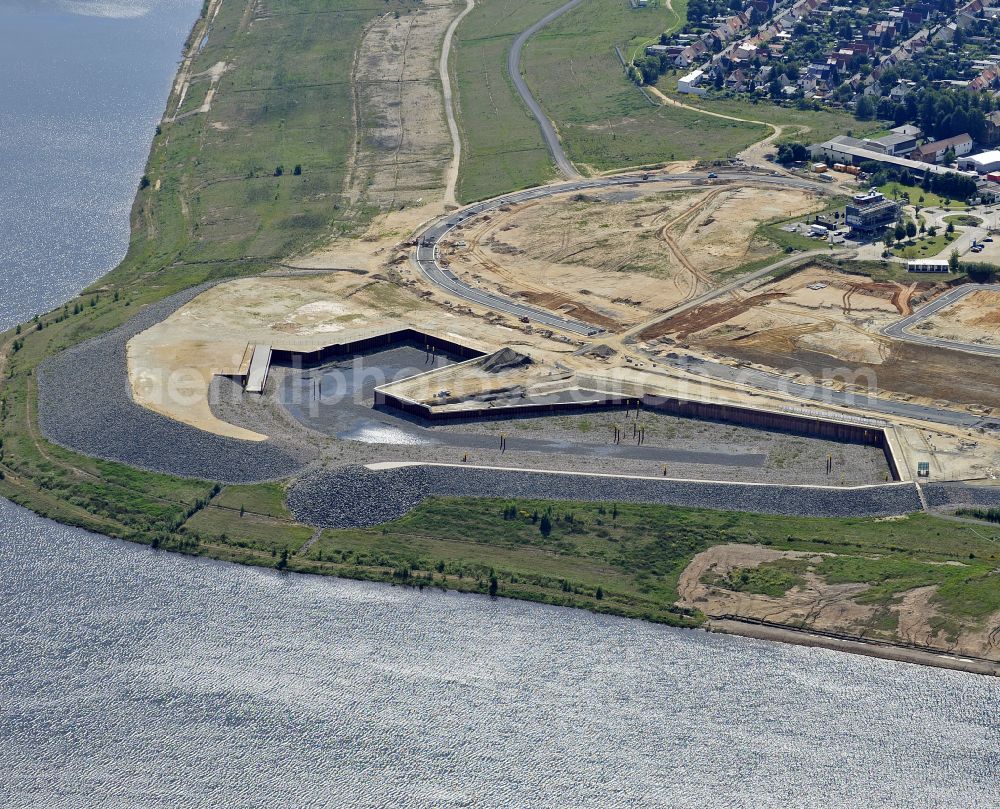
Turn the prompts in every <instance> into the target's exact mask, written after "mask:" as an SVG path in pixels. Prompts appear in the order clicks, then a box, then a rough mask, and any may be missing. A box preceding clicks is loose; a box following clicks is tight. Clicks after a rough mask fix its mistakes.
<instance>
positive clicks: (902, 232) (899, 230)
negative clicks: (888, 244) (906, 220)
mask: <svg viewBox="0 0 1000 809" xmlns="http://www.w3.org/2000/svg"><path fill="white" fill-rule="evenodd" d="M893 235H895V237H896V241H897V242H901V241H903V239H905V238H906V228H905V227H904V226H903V223H902V222H897V223H896V229H895V231H893Z"/></svg>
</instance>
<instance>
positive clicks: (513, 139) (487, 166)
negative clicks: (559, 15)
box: [451, 0, 564, 202]
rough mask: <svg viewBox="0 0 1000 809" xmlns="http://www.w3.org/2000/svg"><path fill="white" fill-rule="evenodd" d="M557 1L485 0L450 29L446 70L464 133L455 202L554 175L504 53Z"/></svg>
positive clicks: (557, 3)
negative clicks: (451, 41)
mask: <svg viewBox="0 0 1000 809" xmlns="http://www.w3.org/2000/svg"><path fill="white" fill-rule="evenodd" d="M563 2H564V0H526V2H514V0H483V2H480V3H476V7H475V9H474V10H473V11H472V12H471V13H470V14H469V15H468V16H467V17H466V18H465V19H464V20H463V21H462V23H461V24H460V25H459V27H458V30H457V31H456V32H455V40H454V46H453V51H452V54H453V55H452V63H451V70H452V82H453V85H454V86H455V88H456V110H457V118H458V122H459V128H460V130H461V134H462V162H461V166H460V170H459V182H458V198H459V199H460V200H461V201H464V202H469V201H472V200H476V199H483V198H485V197H491V196H495V195H496V194H502V193H504V192H506V191H513V190H516V189H519V188H527V187H529V186H533V185H540V184H541V183H544V182H546V181H548V180H550V179H552V178H554V177H555V168H554V167H553V166H552V161H551V158H550V157H549V153H548V150H547V149H546V148H545V142H544V141H543V140H542V133H541V131H540V130H539V128H538V123H537V121H535V119H534V118H532V117H531V114H530V113H529V112H528V109H527V107H525V106H524V103H523V102H522V101H521V99H520V97H519V96H518V95H517V93H516V92H515V90H514V86H513V84H512V83H511V81H510V77H509V75H508V74H507V52H508V51H509V50H510V47H511V45H512V44H513V42H514V38H515V37H516V36H517V34H519V33H520V32H521V31H523V30H524V29H525V28H528V27H529V26H530V25H531V24H532V23H533V22H535V21H536V20H539V19H541V18H542V17H544V16H545V15H546V14H547V13H548V12H549V11H551V10H552V9H555V8H558V7H559V6H560V5H562V3H563Z"/></svg>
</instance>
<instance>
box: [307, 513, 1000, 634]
mask: <svg viewBox="0 0 1000 809" xmlns="http://www.w3.org/2000/svg"><path fill="white" fill-rule="evenodd" d="M511 506H513V507H514V508H513V513H514V515H513V516H511V513H510V511H509V509H510V507H511ZM505 510H508V512H507V514H506V516H505V513H504V512H505ZM546 513H548V514H550V515H551V522H552V531H551V533H550V534H549V535H548V536H545V535H544V534H543V533H542V532H541V530H540V522H541V519H540V518H541V515H543V514H546ZM727 542H752V543H758V544H763V545H767V546H771V547H773V548H776V549H780V550H798V551H805V552H821V553H827V554H833V555H832V556H829V557H826V559H825V561H824V562H823V563H822V564H821V565H818V566H817V571H818V573H819V574H820V575H822V576H823V577H825V578H827V579H828V581H830V582H847V581H850V582H863V583H867V584H870V585H872V589H871V590H870V592H869V594H867V595H866V598H868V599H869V600H871V602H872V603H879V604H889V603H890V602H891V601H892V599H894V598H895V597H897V596H898V595H899V594H900V593H902V592H904V591H906V590H908V589H911V588H912V587H916V586H925V585H928V584H937V585H940V586H941V588H942V590H941V594H940V597H939V605H940V609H941V610H942V612H943V613H945V614H946V615H949V616H951V617H953V618H956V619H959V618H974V619H979V618H983V617H985V616H986V615H987V614H989V613H990V612H992V611H994V610H996V609H1000V575H998V574H997V572H996V561H997V560H998V559H1000V527H996V526H992V525H988V526H978V525H967V524H963V523H958V522H952V521H947V520H943V519H940V518H936V517H931V516H928V515H925V514H919V515H913V516H910V517H908V518H905V519H902V520H894V521H884V520H878V519H821V518H789V517H768V516H761V515H752V514H735V513H726V512H719V511H706V510H699V509H685V508H674V507H668V506H633V505H622V504H611V503H604V504H594V503H553V502H545V501H514V502H510V501H501V500H462V499H453V498H440V499H435V500H431V501H428V502H426V503H425V504H424V505H422V506H421V507H420V508H418V509H417V510H416V511H414V512H412V513H411V514H409V515H407V516H406V517H404V518H402V519H401V520H397V521H396V522H393V523H390V524H388V525H386V526H383V527H381V528H377V529H370V530H354V531H326V532H324V533H323V536H322V539H321V541H320V542H319V543H317V544H316V545H315V546H313V547H312V549H311V551H310V553H309V556H308V559H309V560H310V562H309V563H308V564H312V565H314V566H315V567H313V568H312V569H316V570H321V569H322V568H323V566H332V567H341V566H351V567H355V568H358V569H359V570H358V572H359V573H364V574H365V576H366V577H377V576H378V575H382V576H383V577H388V578H390V579H391V578H395V579H396V580H399V579H404V580H406V581H409V582H411V583H425V584H436V585H446V586H448V587H455V588H457V589H469V590H479V591H484V590H485V589H486V588H487V587H488V584H489V581H490V579H491V578H496V579H497V582H498V584H497V591H498V593H499V594H501V595H516V596H518V597H523V598H530V599H533V600H542V601H548V602H551V603H567V604H572V605H577V606H581V605H582V606H587V607H588V608H591V609H598V610H602V611H611V612H618V613H620V614H625V615H635V616H640V617H645V618H651V619H653V620H669V621H672V622H675V621H677V620H678V619H680V620H682V621H683V620H687V618H685V617H682V616H678V615H677V613H676V612H675V611H674V610H673V609H672V606H673V604H674V601H675V600H676V599H677V590H676V586H677V578H678V576H679V575H680V573H681V571H682V570H683V569H684V567H685V566H686V565H687V563H688V562H689V561H690V559H691V558H692V557H693V556H694V555H695V554H696V553H698V552H700V551H702V550H705V549H706V548H708V547H710V546H711V545H715V544H721V543H727ZM943 562H948V563H949V564H942V563H943ZM295 564H296V565H299V564H307V563H306V562H305V561H304V560H303V561H300V560H298V559H297V560H295ZM803 570H804V567H803V565H801V564H798V563H795V562H788V561H783V562H779V563H776V564H774V565H772V566H770V568H765V569H764V570H761V571H760V572H759V573H751V574H748V576H746V577H745V579H746V581H736V582H734V583H733V585H734V589H740V590H742V591H745V592H761V593H767V594H772V595H780V594H782V593H783V592H784V591H786V590H787V589H789V588H790V587H792V586H794V585H795V584H796V583H798V582H799V580H800V575H801V573H802V572H803ZM401 571H406V573H405V575H403V574H402V573H401ZM963 584H967V585H969V587H971V588H972V590H971V591H969V593H967V594H966V595H965V596H962V595H961V593H963V592H964V588H963ZM989 586H992V587H994V588H996V589H995V591H992V595H990V592H991V591H990V589H989ZM598 588H600V589H601V592H602V598H600V599H598V598H597V597H596V593H597V591H598Z"/></svg>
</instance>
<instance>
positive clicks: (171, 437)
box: [38, 285, 305, 483]
mask: <svg viewBox="0 0 1000 809" xmlns="http://www.w3.org/2000/svg"><path fill="white" fill-rule="evenodd" d="M206 288H207V286H205V285H203V286H200V287H194V288H192V289H188V290H185V291H184V292H181V293H178V294H177V295H172V296H171V297H169V298H165V299H164V300H162V301H159V302H157V303H154V304H151V305H150V306H147V307H146V308H145V309H143V310H142V311H141V312H140V313H139V314H138V315H136V316H135V317H134V318H132V319H131V320H129V321H128V322H127V323H125V324H124V325H123V326H120V327H119V328H117V329H115V330H113V331H110V332H108V333H107V334H104V335H101V336H100V337H97V338H95V339H93V340H89V341H87V342H86V343H82V344H80V345H78V346H74V347H73V348H70V349H67V350H66V351H64V352H62V353H61V354H57V355H56V356H54V357H51V358H49V359H47V360H46V361H45V362H44V363H42V365H41V366H40V367H39V368H38V422H39V425H40V427H41V430H42V433H43V434H44V435H45V437H46V438H48V439H49V440H50V441H53V442H55V443H57V444H60V445H61V446H64V447H66V448H68V449H72V450H76V451H77V452H82V453H84V454H86V455H92V456H94V457H97V458H103V459H105V460H110V461H120V462H121V463H124V464H128V465H129V466H137V467H140V468H143V469H149V470H153V471H156V472H166V473H169V474H173V475H183V476H186V477H196V478H204V479H207V480H218V481H222V482H224V483H251V482H255V481H261V480H270V479H273V478H279V477H286V476H288V475H290V474H292V473H293V472H295V471H296V470H297V469H299V468H300V467H301V466H302V464H303V462H304V460H305V459H303V458H295V457H293V456H292V455H290V454H289V453H288V452H287V451H285V450H284V449H282V448H279V447H277V446H275V445H274V444H273V442H270V441H265V442H253V441H239V440H237V439H233V438H223V437H220V436H217V435H213V434H211V433H207V432H204V431H202V430H198V429H196V428H194V427H189V426H187V425H184V424H181V423H180V422H176V421H173V420H172V419H168V418H166V417H165V416H161V415H159V414H157V413H154V412H152V411H151V410H147V409H146V408H144V407H140V406H139V405H137V404H136V403H135V402H134V401H133V400H132V388H131V385H130V383H129V379H128V368H127V360H126V353H125V347H126V344H127V343H128V341H129V340H131V339H132V337H134V336H135V335H136V334H139V332H141V331H144V330H145V329H148V328H149V327H151V326H153V325H155V324H156V323H159V322H160V321H161V320H163V319H164V318H166V317H167V316H169V315H170V314H172V313H173V312H174V311H176V310H177V309H179V308H180V307H181V306H183V305H184V304H185V303H187V302H188V301H190V300H191V299H192V298H194V297H195V296H196V295H198V294H199V293H200V292H202V291H203V290H204V289H206Z"/></svg>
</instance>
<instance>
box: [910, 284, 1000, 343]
mask: <svg viewBox="0 0 1000 809" xmlns="http://www.w3.org/2000/svg"><path fill="white" fill-rule="evenodd" d="M914 331H916V332H918V333H920V334H926V335H930V336H933V337H939V338H942V339H944V340H954V341H956V342H963V343H978V344H980V345H994V346H995V345H1000V292H994V291H991V290H985V291H982V292H973V293H972V294H970V295H966V296H965V297H964V298H961V299H959V301H958V302H957V303H955V304H953V305H951V306H947V307H945V308H944V309H942V310H941V311H939V312H936V313H934V314H933V315H931V317H929V318H927V319H926V320H924V321H922V322H921V323H919V324H917V326H915V327H914Z"/></svg>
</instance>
